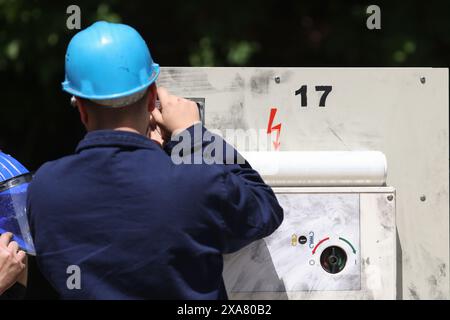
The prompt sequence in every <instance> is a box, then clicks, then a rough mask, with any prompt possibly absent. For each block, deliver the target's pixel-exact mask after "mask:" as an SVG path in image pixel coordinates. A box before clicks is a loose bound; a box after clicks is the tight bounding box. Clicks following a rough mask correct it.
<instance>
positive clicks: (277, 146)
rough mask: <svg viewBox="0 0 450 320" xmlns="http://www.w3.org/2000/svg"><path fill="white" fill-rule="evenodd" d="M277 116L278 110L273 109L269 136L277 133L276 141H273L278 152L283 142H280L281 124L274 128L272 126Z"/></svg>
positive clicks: (268, 127)
mask: <svg viewBox="0 0 450 320" xmlns="http://www.w3.org/2000/svg"><path fill="white" fill-rule="evenodd" d="M276 114H277V108H271V109H270V117H269V124H268V125H267V134H270V133H272V131H276V132H277V135H276V138H275V141H273V142H272V143H273V146H274V147H275V150H278V149H279V148H280V144H281V142H280V132H281V123H279V124H277V125H274V126H273V125H272V124H273V120H274V119H275V115H276Z"/></svg>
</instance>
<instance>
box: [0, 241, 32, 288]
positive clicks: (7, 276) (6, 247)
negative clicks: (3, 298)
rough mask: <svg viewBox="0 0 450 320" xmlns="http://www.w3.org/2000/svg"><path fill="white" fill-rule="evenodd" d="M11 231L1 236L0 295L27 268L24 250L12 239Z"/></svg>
mask: <svg viewBox="0 0 450 320" xmlns="http://www.w3.org/2000/svg"><path fill="white" fill-rule="evenodd" d="M12 236H13V235H12V233H11V232H5V233H3V234H2V235H1V236H0V295H1V294H3V292H5V291H6V290H7V289H8V288H10V287H11V286H12V285H13V284H14V283H15V282H16V281H17V279H18V278H19V276H20V275H21V273H22V272H23V271H24V270H25V258H26V254H25V252H24V251H22V250H19V245H18V244H17V242H15V241H11V239H12Z"/></svg>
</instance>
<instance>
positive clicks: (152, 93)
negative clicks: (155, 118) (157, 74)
mask: <svg viewBox="0 0 450 320" xmlns="http://www.w3.org/2000/svg"><path fill="white" fill-rule="evenodd" d="M148 90H149V93H148V112H152V111H153V109H154V108H155V106H156V99H157V97H158V91H157V90H156V84H155V83H152V85H151V86H150V87H149V89H148Z"/></svg>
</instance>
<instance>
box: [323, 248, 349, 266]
mask: <svg viewBox="0 0 450 320" xmlns="http://www.w3.org/2000/svg"><path fill="white" fill-rule="evenodd" d="M346 262H347V254H346V253H345V251H344V250H343V249H342V248H340V247H338V246H330V247H328V248H325V249H324V250H323V251H322V254H321V255H320V265H321V266H322V268H323V269H324V270H325V271H326V272H328V273H339V272H341V271H342V270H343V269H344V267H345V263H346Z"/></svg>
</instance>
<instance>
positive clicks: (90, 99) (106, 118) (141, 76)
mask: <svg viewBox="0 0 450 320" xmlns="http://www.w3.org/2000/svg"><path fill="white" fill-rule="evenodd" d="M65 67H66V77H65V81H64V82H63V83H62V86H63V90H65V91H67V92H69V93H70V94H72V95H73V96H74V97H76V98H75V100H76V105H77V107H78V109H79V111H80V115H81V120H82V122H83V123H84V125H85V126H86V128H87V129H88V130H89V131H91V130H97V129H115V128H121V127H130V128H132V129H134V130H138V129H139V130H138V131H139V132H142V131H141V129H142V127H143V126H144V125H145V124H146V125H147V126H148V121H149V112H150V111H151V110H152V109H153V108H154V106H155V100H156V95H157V94H156V85H155V84H154V82H155V81H156V79H157V77H158V75H159V65H158V64H156V63H154V62H153V60H152V57H151V55H150V51H149V49H148V47H147V44H146V43H145V41H144V40H143V39H142V37H141V36H140V35H139V33H138V32H137V31H136V30H135V29H133V28H131V27H130V26H127V25H124V24H116V23H108V22H104V21H101V22H96V23H94V24H93V25H91V26H90V27H88V28H86V29H85V30H82V31H80V32H79V33H77V34H76V35H75V36H74V37H73V38H72V40H71V41H70V43H69V46H68V48H67V53H66V65H65ZM144 132H145V131H144Z"/></svg>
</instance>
